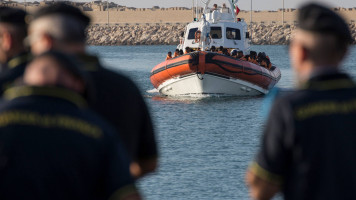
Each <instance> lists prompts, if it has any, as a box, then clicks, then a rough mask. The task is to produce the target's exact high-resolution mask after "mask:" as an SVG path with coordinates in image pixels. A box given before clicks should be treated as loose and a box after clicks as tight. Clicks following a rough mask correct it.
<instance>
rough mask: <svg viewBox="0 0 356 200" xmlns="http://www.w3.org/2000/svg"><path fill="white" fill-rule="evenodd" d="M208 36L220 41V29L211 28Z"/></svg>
mask: <svg viewBox="0 0 356 200" xmlns="http://www.w3.org/2000/svg"><path fill="white" fill-rule="evenodd" d="M210 35H211V38H213V39H221V38H222V33H221V27H211V28H210Z"/></svg>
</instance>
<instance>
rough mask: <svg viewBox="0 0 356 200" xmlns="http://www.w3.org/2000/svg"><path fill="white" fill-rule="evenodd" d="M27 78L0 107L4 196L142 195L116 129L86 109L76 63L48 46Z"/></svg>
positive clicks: (36, 199) (0, 168) (44, 198)
mask: <svg viewBox="0 0 356 200" xmlns="http://www.w3.org/2000/svg"><path fill="white" fill-rule="evenodd" d="M23 82H24V85H19V86H17V87H13V88H10V89H8V90H6V91H5V92H4V98H5V99H7V100H8V101H6V102H4V103H2V104H1V106H0V199H1V200H7V199H9V200H10V199H11V200H17V199H18V200H20V199H33V200H41V199H42V200H48V199H52V200H55V199H58V200H64V199H66V200H70V199H73V200H77V199H88V200H90V199H92V200H97V199H103V200H104V199H105V200H106V199H139V198H140V197H139V194H138V192H137V190H136V188H135V185H134V180H133V178H132V177H131V174H130V171H129V164H130V163H129V159H128V157H127V154H126V151H125V150H124V147H123V146H122V145H121V144H120V143H119V140H117V138H116V137H117V135H116V133H115V131H114V129H112V128H111V126H109V125H108V124H107V123H106V122H104V121H103V120H102V119H101V118H100V117H98V116H97V115H96V114H94V113H93V112H91V111H89V110H88V109H87V103H86V102H87V101H86V99H87V97H88V95H87V92H90V91H89V90H88V86H89V85H90V84H88V82H89V79H88V78H87V77H86V75H85V73H83V72H82V71H81V69H80V68H79V67H78V66H77V63H76V62H75V61H74V60H73V59H72V58H70V57H68V56H67V55H65V54H63V53H59V52H53V51H51V52H45V53H43V54H41V55H39V56H38V57H36V58H35V59H34V60H33V62H31V63H30V64H29V65H28V66H27V68H26V71H25V73H24V77H23Z"/></svg>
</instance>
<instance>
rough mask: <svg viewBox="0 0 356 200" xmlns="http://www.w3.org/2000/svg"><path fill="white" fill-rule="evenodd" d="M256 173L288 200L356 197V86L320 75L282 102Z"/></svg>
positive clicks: (342, 76) (344, 77) (336, 76)
mask: <svg viewBox="0 0 356 200" xmlns="http://www.w3.org/2000/svg"><path fill="white" fill-rule="evenodd" d="M251 170H252V171H254V173H255V174H256V175H257V176H259V177H260V178H262V179H265V180H267V181H270V182H272V183H275V184H280V185H281V186H282V191H283V194H284V196H285V199H288V200H290V199H303V200H308V199H310V200H318V199H320V200H325V199H343V200H351V199H356V85H355V83H354V82H353V81H352V80H351V78H350V77H349V76H347V75H346V74H342V73H338V72H335V73H329V74H319V75H317V76H315V77H313V78H312V79H310V80H309V81H308V82H307V83H306V84H305V86H304V89H301V90H298V91H295V92H293V93H291V94H287V95H284V96H282V97H280V98H277V100H276V102H275V103H274V105H273V107H272V109H271V112H270V115H269V118H268V122H267V125H266V127H265V130H264V135H263V140H262V146H261V150H260V152H259V153H258V155H257V158H256V161H255V162H254V163H253V164H252V166H251Z"/></svg>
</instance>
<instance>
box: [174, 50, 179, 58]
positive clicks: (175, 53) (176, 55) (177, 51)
mask: <svg viewBox="0 0 356 200" xmlns="http://www.w3.org/2000/svg"><path fill="white" fill-rule="evenodd" d="M178 56H179V49H176V50H175V51H174V55H173V58H175V57H178Z"/></svg>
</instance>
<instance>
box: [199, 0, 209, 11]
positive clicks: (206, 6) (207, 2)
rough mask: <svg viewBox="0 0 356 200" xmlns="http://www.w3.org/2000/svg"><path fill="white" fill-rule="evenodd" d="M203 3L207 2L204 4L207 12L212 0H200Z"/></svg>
mask: <svg viewBox="0 0 356 200" xmlns="http://www.w3.org/2000/svg"><path fill="white" fill-rule="evenodd" d="M200 1H201V2H202V3H203V4H205V6H204V13H206V11H207V9H208V5H209V3H210V1H211V0H207V1H203V0H200Z"/></svg>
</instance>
